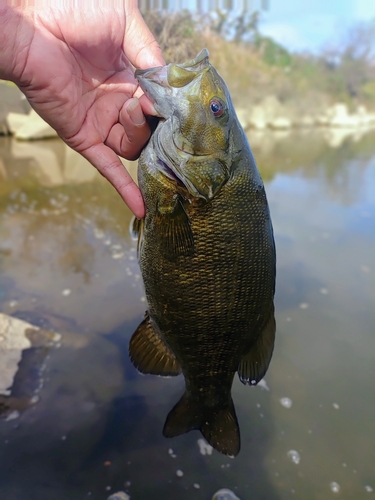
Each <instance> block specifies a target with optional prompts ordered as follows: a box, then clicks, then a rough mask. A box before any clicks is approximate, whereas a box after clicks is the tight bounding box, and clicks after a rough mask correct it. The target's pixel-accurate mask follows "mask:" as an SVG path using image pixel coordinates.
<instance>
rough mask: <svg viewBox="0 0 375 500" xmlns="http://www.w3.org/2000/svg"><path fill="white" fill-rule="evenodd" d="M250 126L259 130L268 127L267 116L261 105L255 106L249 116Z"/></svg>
mask: <svg viewBox="0 0 375 500" xmlns="http://www.w3.org/2000/svg"><path fill="white" fill-rule="evenodd" d="M249 126H250V127H253V128H256V129H258V130H262V129H265V128H266V127H267V116H266V112H265V110H264V109H263V108H262V106H261V105H257V106H254V107H253V109H252V111H251V113H250V116H249Z"/></svg>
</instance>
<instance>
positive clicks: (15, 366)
mask: <svg viewBox="0 0 375 500" xmlns="http://www.w3.org/2000/svg"><path fill="white" fill-rule="evenodd" d="M60 339H61V335H59V334H58V333H55V332H52V331H50V330H44V329H42V328H39V327H37V326H34V325H32V324H30V323H28V322H27V321H23V320H20V319H18V318H15V317H13V316H9V315H7V314H3V313H0V410H1V411H0V413H1V412H2V409H1V404H3V403H4V401H5V399H6V397H7V396H9V395H10V394H11V390H12V386H13V384H14V382H15V377H16V374H17V377H18V379H17V380H18V382H17V383H18V384H21V385H23V387H22V388H21V385H18V387H17V391H16V392H17V393H18V394H21V392H22V393H23V394H26V393H28V392H30V398H32V396H33V395H34V394H31V393H32V392H33V389H32V387H33V385H35V386H36V387H38V386H39V385H40V384H39V383H38V381H36V383H35V384H33V380H32V378H31V377H30V373H31V371H30V366H29V364H30V363H33V364H32V368H33V372H37V371H38V366H40V365H41V364H42V363H43V362H44V359H45V357H46V355H47V353H48V349H46V347H51V346H52V345H56V344H57V343H58V342H59V340H60ZM30 348H34V351H35V356H28V358H27V360H26V361H25V360H24V359H23V358H22V353H23V351H24V350H25V349H30ZM38 348H40V349H38ZM29 389H30V390H29ZM13 402H14V401H13Z"/></svg>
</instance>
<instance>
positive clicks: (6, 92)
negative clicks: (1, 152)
mask: <svg viewBox="0 0 375 500" xmlns="http://www.w3.org/2000/svg"><path fill="white" fill-rule="evenodd" d="M30 109H31V108H30V104H29V103H28V101H27V100H26V97H25V96H24V95H23V93H22V92H21V91H20V90H19V88H18V87H17V86H16V85H14V84H13V83H10V82H4V81H1V80H0V135H9V134H10V131H9V128H8V124H7V122H6V117H7V115H8V113H10V112H14V113H21V114H26V113H28V112H29V111H30Z"/></svg>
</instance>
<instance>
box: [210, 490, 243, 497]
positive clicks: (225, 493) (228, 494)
mask: <svg viewBox="0 0 375 500" xmlns="http://www.w3.org/2000/svg"><path fill="white" fill-rule="evenodd" d="M212 500H240V499H239V498H238V497H237V496H236V495H235V494H234V493H233V491H231V490H228V489H227V488H223V489H221V490H219V491H217V492H216V493H215V494H214V496H213V497H212Z"/></svg>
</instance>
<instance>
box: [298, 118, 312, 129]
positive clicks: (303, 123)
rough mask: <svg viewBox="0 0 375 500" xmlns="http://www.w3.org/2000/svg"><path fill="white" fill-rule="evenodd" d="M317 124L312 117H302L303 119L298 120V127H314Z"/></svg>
mask: <svg viewBox="0 0 375 500" xmlns="http://www.w3.org/2000/svg"><path fill="white" fill-rule="evenodd" d="M315 123H316V121H315V119H314V118H313V117H312V116H310V115H304V116H301V118H300V119H299V120H298V125H300V126H302V127H313V126H314V125H315Z"/></svg>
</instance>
